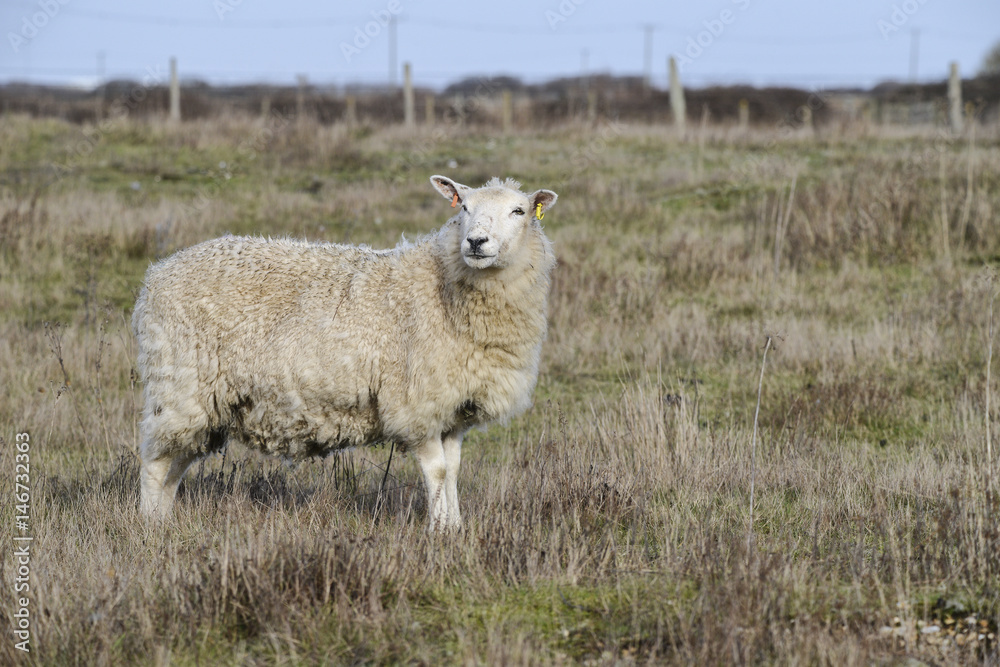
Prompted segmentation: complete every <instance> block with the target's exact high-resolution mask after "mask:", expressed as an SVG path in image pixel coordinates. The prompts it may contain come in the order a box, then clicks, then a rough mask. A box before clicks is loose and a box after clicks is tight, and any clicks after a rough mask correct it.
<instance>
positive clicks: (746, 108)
mask: <svg viewBox="0 0 1000 667" xmlns="http://www.w3.org/2000/svg"><path fill="white" fill-rule="evenodd" d="M739 127H740V134H746V133H747V131H748V130H749V129H750V102H748V101H747V99H746V98H745V97H744V98H742V99H740V125H739Z"/></svg>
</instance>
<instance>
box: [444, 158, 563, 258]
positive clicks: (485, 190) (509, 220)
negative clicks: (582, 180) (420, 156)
mask: <svg viewBox="0 0 1000 667" xmlns="http://www.w3.org/2000/svg"><path fill="white" fill-rule="evenodd" d="M431 184H432V185H433V186H434V189H435V190H437V191H438V192H440V193H441V195H442V196H443V197H444V198H445V199H448V200H449V201H451V203H452V206H454V207H455V208H458V209H459V210H458V212H457V213H456V215H455V216H454V217H453V218H452V219H451V221H450V222H452V223H454V224H457V225H459V227H460V233H459V239H460V247H459V248H458V251H459V252H460V253H461V256H462V260H463V261H464V262H465V264H466V265H467V266H469V267H470V268H473V269H487V268H490V267H492V268H496V269H502V268H505V267H507V266H510V265H512V264H516V259H517V257H518V255H519V251H520V249H521V247H522V245H523V244H522V243H521V241H522V239H523V237H524V236H525V234H526V233H527V232H528V230H529V229H530V228H531V227H532V226H533V225H537V224H538V220H539V219H540V218H541V217H542V216H544V215H545V211H547V210H549V209H550V208H551V207H552V206H553V204H555V203H556V199H558V195H557V194H556V193H554V192H552V191H551V190H536V191H535V192H532V193H531V194H525V193H524V192H521V189H520V188H521V184H520V183H518V182H517V181H514V180H511V179H509V178H508V179H507V180H506V181H501V180H500V179H498V178H493V179H491V180H490V181H489V182H488V183H486V184H485V185H484V186H483V187H481V188H470V187H469V186H467V185H462V184H461V183H456V182H455V181H453V180H451V179H450V178H447V177H445V176H432V177H431Z"/></svg>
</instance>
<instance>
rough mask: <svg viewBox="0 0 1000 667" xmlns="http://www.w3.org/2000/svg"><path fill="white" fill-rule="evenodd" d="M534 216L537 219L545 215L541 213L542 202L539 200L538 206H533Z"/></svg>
mask: <svg viewBox="0 0 1000 667" xmlns="http://www.w3.org/2000/svg"><path fill="white" fill-rule="evenodd" d="M535 217H536V218H538V219H539V220H541V219H542V218H544V217H545V214H544V213H542V204H541V202H539V203H538V206H536V207H535Z"/></svg>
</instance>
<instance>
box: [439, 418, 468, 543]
mask: <svg viewBox="0 0 1000 667" xmlns="http://www.w3.org/2000/svg"><path fill="white" fill-rule="evenodd" d="M464 436H465V432H464V431H451V432H450V433H445V435H444V438H443V440H442V443H441V444H442V446H443V448H444V463H445V476H444V494H445V497H446V498H447V499H448V517H447V522H448V523H447V525H448V526H449V527H451V528H460V527H461V526H462V514H461V513H460V512H459V509H458V467H459V465H460V464H461V463H462V438H463V437H464Z"/></svg>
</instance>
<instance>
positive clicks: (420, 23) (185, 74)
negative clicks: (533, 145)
mask: <svg viewBox="0 0 1000 667" xmlns="http://www.w3.org/2000/svg"><path fill="white" fill-rule="evenodd" d="M390 18H391V19H393V20H394V23H395V25H394V27H390ZM0 28H2V33H3V43H2V44H0V82H6V81H29V82H36V83H63V84H64V83H69V84H73V85H79V86H93V85H95V84H96V83H97V82H98V81H100V80H106V79H119V78H128V79H134V80H147V81H148V80H150V79H153V80H158V79H163V80H165V77H166V72H167V71H168V67H169V65H168V63H169V61H170V58H171V57H175V58H176V59H177V62H178V69H179V71H180V74H181V78H182V80H192V79H199V80H203V81H208V82H210V83H220V84H228V83H254V82H267V83H276V84H293V83H294V82H295V81H296V77H297V76H298V75H305V76H306V77H307V78H308V80H309V82H310V83H314V84H317V85H324V86H327V85H332V86H342V85H345V84H357V83H361V84H386V83H399V82H401V80H402V77H401V74H400V71H401V69H402V65H403V63H404V62H409V63H411V64H412V71H413V78H414V81H415V83H416V84H417V85H420V86H426V87H430V88H435V89H438V90H440V89H442V88H443V87H445V86H446V85H447V84H449V83H452V82H455V81H457V80H460V79H462V78H465V77H470V76H492V75H501V74H502V75H510V76H515V77H518V78H520V79H522V80H524V81H526V82H529V83H536V82H540V81H545V80H549V79H553V78H557V77H563V76H579V75H581V74H596V73H602V74H612V75H645V74H649V76H650V77H651V82H652V84H653V85H654V86H657V87H665V86H666V85H667V58H668V57H669V56H670V55H674V56H675V57H677V58H678V61H679V64H680V71H681V79H682V80H683V81H684V83H685V85H688V86H694V87H702V86H708V85H730V84H749V85H754V86H771V85H790V86H797V87H801V88H806V89H822V88H833V87H862V88H868V87H871V86H873V85H875V84H877V83H880V82H883V81H889V80H893V81H910V80H918V81H932V80H942V79H944V78H945V77H946V75H947V70H948V63H949V62H951V61H957V62H958V63H959V68H960V72H961V73H962V75H963V76H972V75H974V74H975V73H976V72H977V71H978V70H979V68H980V66H981V65H982V62H983V59H984V57H985V55H986V53H987V51H988V50H989V49H990V48H991V47H992V46H993V45H994V44H996V43H997V42H1000V1H998V0H948V1H947V2H946V1H945V0H839V1H835V0H823V1H822V2H820V1H816V0H799V1H797V2H796V1H792V0H770V1H768V0H712V1H710V2H692V1H690V0H688V1H686V2H674V1H663V0H661V1H659V2H654V1H653V0H635V1H628V0H617V1H615V0H542V1H541V2H529V1H528V0H505V1H503V2H496V1H494V2H486V3H473V2H465V3H458V2H453V3H441V2H426V1H424V0H358V1H355V2H332V1H328V2H321V1H320V0H290V1H287V2H275V1H273V0H272V1H270V2H268V1H266V0H173V1H172V2H169V3H166V2H148V1H147V2H141V1H136V0H131V1H126V0H2V4H0ZM393 33H394V34H395V40H394V39H393ZM394 42H395V56H394V58H393V55H392V52H393V49H392V46H393V43H394ZM393 64H394V65H395V66H393Z"/></svg>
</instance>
